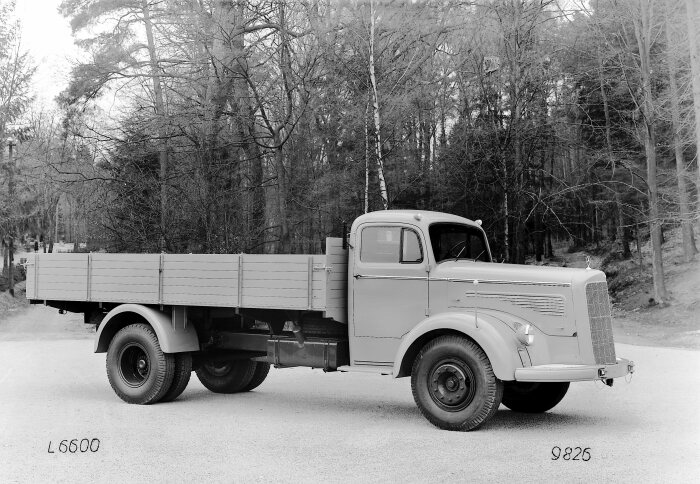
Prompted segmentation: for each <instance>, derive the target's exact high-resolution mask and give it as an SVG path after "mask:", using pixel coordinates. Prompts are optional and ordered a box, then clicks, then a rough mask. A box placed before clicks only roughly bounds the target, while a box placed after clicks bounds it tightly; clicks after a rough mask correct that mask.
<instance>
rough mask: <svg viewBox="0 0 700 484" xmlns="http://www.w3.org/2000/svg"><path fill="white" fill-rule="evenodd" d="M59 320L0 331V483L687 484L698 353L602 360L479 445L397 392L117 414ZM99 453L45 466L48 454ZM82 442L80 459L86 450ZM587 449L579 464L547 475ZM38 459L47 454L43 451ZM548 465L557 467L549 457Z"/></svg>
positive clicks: (74, 323) (332, 377) (479, 437)
mask: <svg viewBox="0 0 700 484" xmlns="http://www.w3.org/2000/svg"><path fill="white" fill-rule="evenodd" d="M91 338H92V335H91V334H90V333H89V331H88V330H87V329H86V328H85V327H84V326H82V323H81V322H80V319H79V318H76V316H75V315H64V316H59V315H56V314H55V311H53V310H49V309H47V308H43V307H35V308H31V309H30V310H29V311H27V312H25V313H23V314H22V315H17V316H13V317H12V318H10V319H8V320H5V321H3V322H0V482H3V483H7V482H49V481H59V482H67V481H71V482H114V481H123V482H132V481H139V482H148V481H152V482H201V481H212V482H320V481H323V482H402V483H407V482H428V481H453V482H487V481H496V480H498V481H503V482H601V481H612V482H691V481H695V482H697V476H700V411H698V408H699V407H698V404H699V403H700V374H699V373H698V371H697V369H698V368H700V352H697V351H690V350H679V349H669V348H655V347H641V346H631V345H618V346H617V351H618V354H619V355H620V356H624V357H628V358H632V359H634V360H635V362H636V363H637V373H636V374H635V375H634V378H633V379H632V382H631V383H629V384H627V383H625V382H624V381H622V380H618V381H617V382H616V384H615V386H614V387H613V388H612V389H610V388H607V387H603V386H602V385H601V384H595V383H577V384H573V385H572V387H571V389H570V391H569V394H568V395H567V396H566V398H565V399H564V401H563V402H562V403H561V404H560V405H559V406H557V407H556V408H555V409H554V410H552V411H551V412H548V413H546V414H542V415H535V416H528V415H521V414H515V413H513V412H510V411H509V410H507V409H505V408H504V407H501V410H500V411H499V412H498V414H497V415H496V417H495V418H494V419H493V420H492V421H491V422H490V423H489V424H488V425H486V426H484V427H482V429H480V430H478V431H476V432H470V433H456V432H445V431H441V430H438V429H436V428H434V427H432V426H431V425H430V424H429V423H428V422H427V421H426V420H425V419H423V418H422V417H421V416H420V414H419V412H418V409H417V408H416V406H415V404H414V402H413V398H412V396H411V389H410V382H409V380H408V379H400V380H393V379H391V378H389V377H381V376H374V375H361V374H341V373H329V374H324V373H323V372H320V371H314V370H309V369H302V368H298V369H285V370H272V371H271V372H270V376H269V377H268V379H267V380H266V381H265V383H263V384H262V385H261V386H260V387H259V388H258V389H257V390H256V391H253V392H250V393H247V394H239V395H215V394H212V393H210V392H208V391H207V390H206V389H205V388H204V387H203V386H202V385H201V384H200V383H199V382H198V381H197V379H196V377H194V376H193V379H192V381H191V382H190V385H189V387H188V388H187V390H185V393H184V394H183V395H182V396H181V397H180V398H179V399H178V400H176V401H175V402H172V403H168V404H158V405H152V406H136V405H127V404H125V403H123V402H122V401H121V400H119V399H118V398H117V397H116V395H115V394H114V393H113V392H112V390H111V388H110V386H109V383H108V382H107V377H106V375H105V369H104V361H105V358H104V355H103V354H100V355H97V354H93V353H92V345H93V343H92V339H91ZM64 439H66V440H70V439H78V442H77V443H78V445H80V439H99V448H98V449H97V451H96V452H90V451H88V452H85V453H80V451H78V452H77V453H75V454H71V453H61V452H60V451H59V450H58V448H59V444H60V442H61V440H64ZM91 442H93V444H92V445H93V449H94V448H95V447H96V445H97V444H96V442H95V441H92V440H91ZM554 446H558V447H560V448H562V449H565V448H566V447H572V448H574V447H582V448H583V447H588V448H590V456H591V458H590V460H589V461H588V462H583V461H571V460H568V461H566V460H564V458H563V457H561V458H560V459H558V460H552V448H553V447H554ZM51 450H52V451H53V453H51V452H50V451H51ZM563 454H564V451H562V456H563Z"/></svg>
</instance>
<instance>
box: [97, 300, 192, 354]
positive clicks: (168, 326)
mask: <svg viewBox="0 0 700 484" xmlns="http://www.w3.org/2000/svg"><path fill="white" fill-rule="evenodd" d="M134 315H138V316H140V317H138V316H134ZM144 319H145V320H146V322H148V324H150V325H151V327H152V328H153V331H155V333H156V336H157V337H158V343H159V344H160V348H161V349H162V350H163V352H164V353H182V352H185V351H199V338H198V337H197V332H196V331H195V329H194V326H193V325H192V324H187V323H184V324H182V325H180V326H179V327H176V325H175V324H173V323H172V317H171V316H170V315H168V314H165V313H163V312H161V311H158V310H156V309H153V308H150V307H148V306H143V305H141V304H122V305H121V306H117V307H116V308H114V309H112V310H111V311H110V312H108V313H107V315H106V316H105V318H104V319H103V320H102V323H101V324H100V329H99V330H98V331H97V336H96V338H95V353H104V352H106V351H107V348H109V343H110V342H111V341H112V338H113V337H114V335H115V334H117V332H118V331H119V330H120V329H122V328H124V327H125V326H128V325H129V324H133V323H138V322H142V320H144Z"/></svg>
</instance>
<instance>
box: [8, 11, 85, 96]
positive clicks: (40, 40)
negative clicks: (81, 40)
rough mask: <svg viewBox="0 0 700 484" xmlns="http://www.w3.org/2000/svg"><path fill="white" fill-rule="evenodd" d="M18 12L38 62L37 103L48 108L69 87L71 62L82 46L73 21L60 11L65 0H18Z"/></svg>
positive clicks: (24, 41)
mask: <svg viewBox="0 0 700 484" xmlns="http://www.w3.org/2000/svg"><path fill="white" fill-rule="evenodd" d="M16 2H17V3H16V9H15V13H16V14H17V17H18V18H19V19H20V21H21V22H22V45H23V47H24V49H25V50H28V51H29V52H30V54H31V56H32V58H33V60H34V62H35V64H36V65H37V71H36V73H35V74H34V79H33V84H34V91H35V92H36V102H37V104H38V105H43V106H44V107H45V108H47V109H51V108H53V107H55V104H54V102H53V99H54V98H55V97H56V96H57V95H58V94H59V93H60V92H61V91H62V90H63V89H65V88H66V86H67V84H68V77H69V75H70V69H71V61H72V60H73V59H75V58H76V57H78V53H79V49H78V48H77V47H76V46H75V45H74V44H73V38H72V36H71V30H70V24H69V23H68V20H67V19H65V18H64V17H63V16H62V15H61V14H60V13H58V6H59V4H60V3H61V0H16Z"/></svg>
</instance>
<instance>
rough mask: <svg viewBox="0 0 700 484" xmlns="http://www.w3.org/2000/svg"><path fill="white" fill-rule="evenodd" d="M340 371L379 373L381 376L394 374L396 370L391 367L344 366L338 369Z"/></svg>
mask: <svg viewBox="0 0 700 484" xmlns="http://www.w3.org/2000/svg"><path fill="white" fill-rule="evenodd" d="M338 371H342V372H345V373H378V374H380V375H393V374H394V369H393V368H392V367H390V366H370V365H352V366H350V365H343V366H339V367H338Z"/></svg>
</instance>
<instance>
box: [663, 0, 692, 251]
mask: <svg viewBox="0 0 700 484" xmlns="http://www.w3.org/2000/svg"><path fill="white" fill-rule="evenodd" d="M669 3H670V2H669V1H668V0H667V1H666V8H665V9H664V10H665V12H664V23H665V25H664V30H665V31H666V60H667V64H668V79H669V91H670V92H671V131H672V133H671V143H672V144H673V152H674V154H675V157H676V181H677V184H678V199H679V205H680V206H679V209H680V219H681V232H682V236H683V259H684V260H685V261H686V262H690V261H691V260H692V259H693V257H694V256H695V253H696V252H697V250H696V249H695V241H694V240H693V225H692V223H691V219H692V217H691V213H690V203H689V200H688V198H689V197H688V187H687V183H686V170H685V160H684V159H683V145H682V144H681V138H680V130H681V121H680V119H681V116H680V108H679V105H678V82H677V81H676V70H677V69H676V58H675V56H674V54H673V52H671V46H672V45H674V44H673V38H672V35H671V28H672V26H671V24H670V23H669V21H668V9H669V8H670V5H669Z"/></svg>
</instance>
